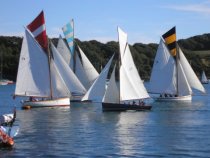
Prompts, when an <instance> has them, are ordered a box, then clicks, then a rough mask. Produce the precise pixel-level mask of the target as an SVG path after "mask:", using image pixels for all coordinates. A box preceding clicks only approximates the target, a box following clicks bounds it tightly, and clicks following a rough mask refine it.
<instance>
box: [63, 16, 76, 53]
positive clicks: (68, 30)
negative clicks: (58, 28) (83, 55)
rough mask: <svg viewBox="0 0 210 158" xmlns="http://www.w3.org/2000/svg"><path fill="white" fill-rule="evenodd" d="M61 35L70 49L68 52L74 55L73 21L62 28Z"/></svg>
mask: <svg viewBox="0 0 210 158" xmlns="http://www.w3.org/2000/svg"><path fill="white" fill-rule="evenodd" d="M62 30H63V34H64V36H65V38H66V40H67V43H68V45H69V48H70V52H71V54H72V55H73V54H74V20H73V19H72V20H71V21H70V22H69V23H68V24H66V25H65V26H64V27H63V28H62Z"/></svg>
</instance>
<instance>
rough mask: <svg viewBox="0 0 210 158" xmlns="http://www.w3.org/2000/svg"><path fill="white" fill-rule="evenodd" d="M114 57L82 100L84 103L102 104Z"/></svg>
mask: <svg viewBox="0 0 210 158" xmlns="http://www.w3.org/2000/svg"><path fill="white" fill-rule="evenodd" d="M113 58H114V55H113V56H112V57H111V58H110V59H109V61H108V63H107V64H106V66H105V67H104V68H103V70H102V71H101V73H100V75H99V76H98V78H97V79H96V80H95V81H94V83H93V84H92V86H91V87H90V88H89V90H88V91H87V93H86V94H85V96H84V97H83V98H82V101H85V102H87V101H89V102H101V101H102V99H103V96H104V93H105V89H106V82H107V76H108V72H109V69H110V66H111V63H112V60H113Z"/></svg>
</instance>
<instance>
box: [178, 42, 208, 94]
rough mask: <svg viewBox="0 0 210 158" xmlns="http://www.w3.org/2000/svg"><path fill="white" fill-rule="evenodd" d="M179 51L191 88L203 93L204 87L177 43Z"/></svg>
mask: <svg viewBox="0 0 210 158" xmlns="http://www.w3.org/2000/svg"><path fill="white" fill-rule="evenodd" d="M177 47H178V51H179V58H180V62H181V65H182V67H183V70H184V72H185V75H186V77H187V80H188V82H189V84H190V86H191V87H192V88H195V89H197V90H199V91H201V92H203V93H205V89H204V87H203V85H202V84H201V82H200V80H199V79H198V77H197V76H196V74H195V72H194V71H193V69H192V67H191V66H190V64H189V62H188V61H187V59H186V57H185V56H184V54H183V52H182V50H181V49H180V47H179V46H178V45H177Z"/></svg>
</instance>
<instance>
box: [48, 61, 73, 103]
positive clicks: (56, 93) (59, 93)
mask: <svg viewBox="0 0 210 158" xmlns="http://www.w3.org/2000/svg"><path fill="white" fill-rule="evenodd" d="M50 72H51V82H52V85H51V86H52V98H53V99H56V98H63V97H70V96H71V93H70V91H69V89H68V88H67V87H66V84H65V82H64V80H63V78H62V76H61V75H60V73H59V69H58V68H57V66H56V64H55V62H54V60H51V61H50Z"/></svg>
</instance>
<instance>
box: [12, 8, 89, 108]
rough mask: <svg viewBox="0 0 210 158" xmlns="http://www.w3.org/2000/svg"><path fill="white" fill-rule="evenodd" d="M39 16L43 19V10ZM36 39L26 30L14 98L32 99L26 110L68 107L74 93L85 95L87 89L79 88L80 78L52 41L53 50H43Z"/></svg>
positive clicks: (26, 103)
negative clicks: (75, 75)
mask: <svg viewBox="0 0 210 158" xmlns="http://www.w3.org/2000/svg"><path fill="white" fill-rule="evenodd" d="M40 16H41V17H42V18H43V11H42V12H41V13H40V15H39V16H38V17H37V18H40ZM37 18H36V19H37ZM36 19H35V21H36ZM39 21H40V20H39ZM36 26H37V25H36ZM42 28H43V27H42ZM40 34H43V32H41V33H40ZM40 34H38V36H39V35H40ZM36 37H37V36H35V35H34V34H32V32H31V31H29V30H28V29H27V28H26V29H25V36H24V38H23V43H22V48H21V53H20V60H19V67H18V74H17V83H16V88H15V96H24V97H29V100H26V101H23V108H31V107H54V106H69V105H70V96H71V93H72V92H75V93H85V92H86V90H85V89H84V87H82V86H81V85H78V82H77V80H78V79H77V78H75V77H74V76H72V74H73V75H74V73H73V72H72V71H71V69H70V68H69V67H68V65H67V64H66V63H65V61H64V60H63V58H62V57H61V55H60V54H59V53H58V51H57V50H56V48H55V47H54V45H53V44H52V42H51V43H50V46H51V51H46V50H47V48H46V47H48V46H47V45H45V47H43V44H44V43H43V41H42V42H41V43H38V42H39V41H37V38H36ZM35 38H36V39H35ZM78 87H80V89H79V91H78ZM75 89H76V90H75Z"/></svg>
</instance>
